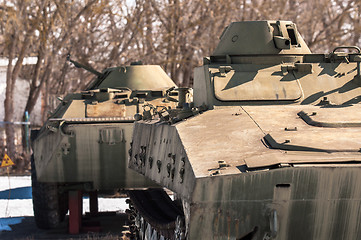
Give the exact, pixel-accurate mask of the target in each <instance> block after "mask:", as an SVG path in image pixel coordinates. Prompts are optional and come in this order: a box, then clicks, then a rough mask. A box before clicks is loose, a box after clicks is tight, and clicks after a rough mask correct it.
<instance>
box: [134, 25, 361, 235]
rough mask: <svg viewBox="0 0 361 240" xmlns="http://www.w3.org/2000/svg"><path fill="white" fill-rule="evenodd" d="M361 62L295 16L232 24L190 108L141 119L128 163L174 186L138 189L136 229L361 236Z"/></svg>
mask: <svg viewBox="0 0 361 240" xmlns="http://www.w3.org/2000/svg"><path fill="white" fill-rule="evenodd" d="M360 61H361V54H360V49H359V48H358V47H356V46H340V47H336V48H335V49H334V50H333V51H332V52H331V53H329V54H312V53H311V52H310V50H309V48H308V47H307V45H306V44H305V41H304V40H303V39H302V37H301V35H300V34H299V32H298V31H297V28H296V25H295V24H294V23H292V22H290V21H248V22H234V23H231V24H230V25H229V26H228V27H227V28H226V29H225V31H224V32H223V34H222V36H221V38H220V42H219V45H218V46H217V47H216V49H215V51H214V52H213V54H212V56H210V57H207V58H205V59H204V64H203V66H201V67H198V68H196V69H195V72H194V89H193V90H194V92H193V99H194V102H193V104H194V106H192V105H190V104H183V108H182V109H179V112H183V113H182V116H183V117H179V116H177V114H175V113H174V112H173V115H172V116H171V117H170V118H169V119H168V120H167V119H157V118H154V119H153V120H152V121H138V122H136V123H135V126H134V131H133V142H132V147H131V151H130V157H129V167H130V168H131V169H134V170H136V171H137V172H139V173H141V174H143V175H144V176H146V177H148V178H150V179H152V180H154V181H155V182H157V183H158V184H159V185H161V186H163V187H165V188H166V189H169V190H171V191H172V192H174V200H171V199H169V198H168V195H167V194H166V193H165V192H164V191H162V190H159V189H149V190H148V191H134V192H133V193H131V195H130V196H131V207H132V212H133V214H134V226H135V227H136V231H138V232H137V234H138V238H139V239H192V240H193V239H262V240H265V239H361V227H360V220H361V208H360V206H361V188H360V185H359V183H360V182H361V143H360V139H361V105H360V101H361V74H360ZM185 112H188V114H184V113H185ZM140 155H141V156H142V158H141V159H140V158H139V156H140ZM159 199H161V200H159Z"/></svg>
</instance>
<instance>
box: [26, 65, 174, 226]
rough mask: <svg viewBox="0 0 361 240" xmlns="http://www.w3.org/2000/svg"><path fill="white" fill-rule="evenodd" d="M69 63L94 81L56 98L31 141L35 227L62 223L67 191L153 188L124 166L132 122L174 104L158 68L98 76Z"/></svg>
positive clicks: (140, 67)
mask: <svg viewBox="0 0 361 240" xmlns="http://www.w3.org/2000/svg"><path fill="white" fill-rule="evenodd" d="M71 61H72V60H71ZM72 62H73V63H74V64H76V66H78V67H84V68H86V69H88V70H89V71H91V72H93V73H95V74H96V75H97V78H96V79H95V80H94V81H93V82H92V84H91V85H90V86H89V87H88V88H87V89H86V90H85V91H82V92H79V93H71V94H68V95H67V96H66V97H64V99H60V100H61V103H60V104H59V106H58V107H57V109H56V110H55V111H54V113H53V114H52V115H51V116H50V117H49V119H48V120H47V122H46V123H45V124H44V126H43V127H42V128H41V129H40V131H39V132H38V133H37V135H36V137H35V139H34V141H33V151H34V154H33V158H32V181H33V185H32V187H33V206H34V215H35V220H36V223H37V225H38V227H40V228H53V227H56V226H57V225H58V224H59V222H60V221H62V220H63V219H64V216H65V214H66V212H67V211H68V201H67V199H68V192H69V190H82V191H94V190H97V191H100V192H101V191H109V190H114V189H128V188H132V189H137V188H144V187H149V186H155V184H154V183H153V182H151V181H149V180H147V179H146V178H145V177H143V176H141V175H139V174H137V173H135V172H134V171H133V170H130V169H128V168H127V161H126V159H127V155H128V151H129V147H130V140H131V136H132V130H133V122H134V120H135V118H140V117H141V116H142V115H143V116H144V117H148V118H151V117H152V115H153V114H160V113H161V112H162V111H164V108H167V107H171V106H175V105H176V104H177V103H176V102H177V98H178V97H177V92H176V91H174V89H175V84H174V83H173V81H172V80H171V79H170V78H169V77H168V76H167V74H166V73H165V72H164V71H163V70H162V69H161V67H160V66H156V65H139V64H132V65H130V66H124V67H116V68H109V69H105V70H104V71H103V72H102V73H99V72H97V71H95V70H94V69H90V68H87V67H85V66H83V65H81V64H79V63H77V62H74V61H72Z"/></svg>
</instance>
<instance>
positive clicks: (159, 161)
mask: <svg viewBox="0 0 361 240" xmlns="http://www.w3.org/2000/svg"><path fill="white" fill-rule="evenodd" d="M157 167H158V173H160V168H161V167H162V161H161V160H158V161H157Z"/></svg>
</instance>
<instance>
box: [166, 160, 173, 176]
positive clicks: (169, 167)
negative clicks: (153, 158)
mask: <svg viewBox="0 0 361 240" xmlns="http://www.w3.org/2000/svg"><path fill="white" fill-rule="evenodd" d="M171 167H172V166H171V165H170V163H168V164H167V171H168V177H170V169H171Z"/></svg>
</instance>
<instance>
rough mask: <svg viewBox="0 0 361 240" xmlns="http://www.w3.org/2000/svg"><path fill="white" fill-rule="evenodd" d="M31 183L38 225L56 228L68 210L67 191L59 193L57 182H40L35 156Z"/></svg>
mask: <svg viewBox="0 0 361 240" xmlns="http://www.w3.org/2000/svg"><path fill="white" fill-rule="evenodd" d="M31 183H32V193H33V210H34V217H35V222H36V225H37V226H38V227H39V228H41V229H52V228H56V227H57V226H58V225H59V224H60V222H62V221H63V220H64V218H65V215H66V213H67V212H68V196H67V193H59V185H58V184H57V183H42V182H38V180H37V175H36V169H35V162H34V156H33V155H32V156H31Z"/></svg>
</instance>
